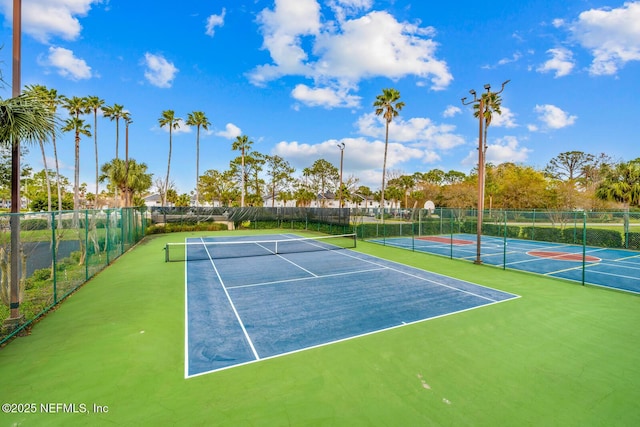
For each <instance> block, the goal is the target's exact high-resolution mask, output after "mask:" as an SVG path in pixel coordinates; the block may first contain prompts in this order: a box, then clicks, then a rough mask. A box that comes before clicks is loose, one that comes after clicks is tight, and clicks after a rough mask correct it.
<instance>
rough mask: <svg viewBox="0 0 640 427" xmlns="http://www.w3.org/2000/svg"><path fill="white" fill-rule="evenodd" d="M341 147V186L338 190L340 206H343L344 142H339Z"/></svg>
mask: <svg viewBox="0 0 640 427" xmlns="http://www.w3.org/2000/svg"><path fill="white" fill-rule="evenodd" d="M338 148H339V149H340V187H339V190H338V207H339V208H341V207H342V161H343V160H344V142H341V143H340V144H338Z"/></svg>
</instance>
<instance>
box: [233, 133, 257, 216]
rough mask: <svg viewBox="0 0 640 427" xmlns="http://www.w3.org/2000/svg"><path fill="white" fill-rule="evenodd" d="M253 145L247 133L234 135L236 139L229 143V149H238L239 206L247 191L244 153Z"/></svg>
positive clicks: (242, 202)
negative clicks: (239, 159)
mask: <svg viewBox="0 0 640 427" xmlns="http://www.w3.org/2000/svg"><path fill="white" fill-rule="evenodd" d="M252 145H253V141H251V140H249V137H248V136H247V135H242V136H238V137H236V140H235V141H233V144H232V145H231V149H232V150H238V151H240V157H241V163H242V165H241V168H242V169H241V172H240V173H241V174H242V177H241V181H242V183H241V187H240V191H241V193H240V206H244V198H245V194H246V192H247V184H246V182H247V177H246V170H245V167H244V166H245V164H244V160H245V155H246V153H247V151H248V150H250V149H251V146H252Z"/></svg>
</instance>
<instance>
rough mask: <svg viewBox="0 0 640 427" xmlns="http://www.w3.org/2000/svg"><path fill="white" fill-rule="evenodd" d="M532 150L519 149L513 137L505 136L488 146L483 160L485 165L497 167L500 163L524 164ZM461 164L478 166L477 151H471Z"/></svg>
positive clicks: (518, 144)
mask: <svg viewBox="0 0 640 427" xmlns="http://www.w3.org/2000/svg"><path fill="white" fill-rule="evenodd" d="M532 152H533V150H531V149H530V148H526V147H521V146H520V143H519V141H518V139H517V138H516V137H514V136H505V137H504V138H500V139H498V140H497V141H496V142H495V143H493V144H488V146H487V151H486V157H485V160H486V162H487V163H492V164H494V165H499V164H501V163H506V162H513V163H524V162H525V161H526V160H527V158H528V157H529V154H530V153H532ZM462 164H463V165H465V166H475V165H477V164H478V150H477V149H475V150H472V151H470V152H469V154H468V155H467V157H465V158H464V160H463V161H462Z"/></svg>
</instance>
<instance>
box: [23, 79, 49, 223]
mask: <svg viewBox="0 0 640 427" xmlns="http://www.w3.org/2000/svg"><path fill="white" fill-rule="evenodd" d="M24 93H25V94H27V95H28V96H32V97H34V98H38V99H39V100H40V101H41V102H42V103H43V104H45V105H46V106H47V107H48V105H47V103H46V96H47V89H46V88H45V87H44V86H42V85H33V86H27V87H26V90H25V92H24ZM38 143H39V145H40V151H41V152H42V164H43V166H44V171H45V173H44V176H45V180H46V184H47V212H51V205H52V204H51V179H50V177H49V168H48V167H47V155H46V154H45V151H44V139H40V140H39V141H38Z"/></svg>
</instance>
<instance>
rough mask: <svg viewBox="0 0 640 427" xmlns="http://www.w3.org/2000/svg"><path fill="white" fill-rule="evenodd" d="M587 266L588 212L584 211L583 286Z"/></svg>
mask: <svg viewBox="0 0 640 427" xmlns="http://www.w3.org/2000/svg"><path fill="white" fill-rule="evenodd" d="M586 268H587V213H586V212H583V213H582V286H584V279H585V274H586Z"/></svg>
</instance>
